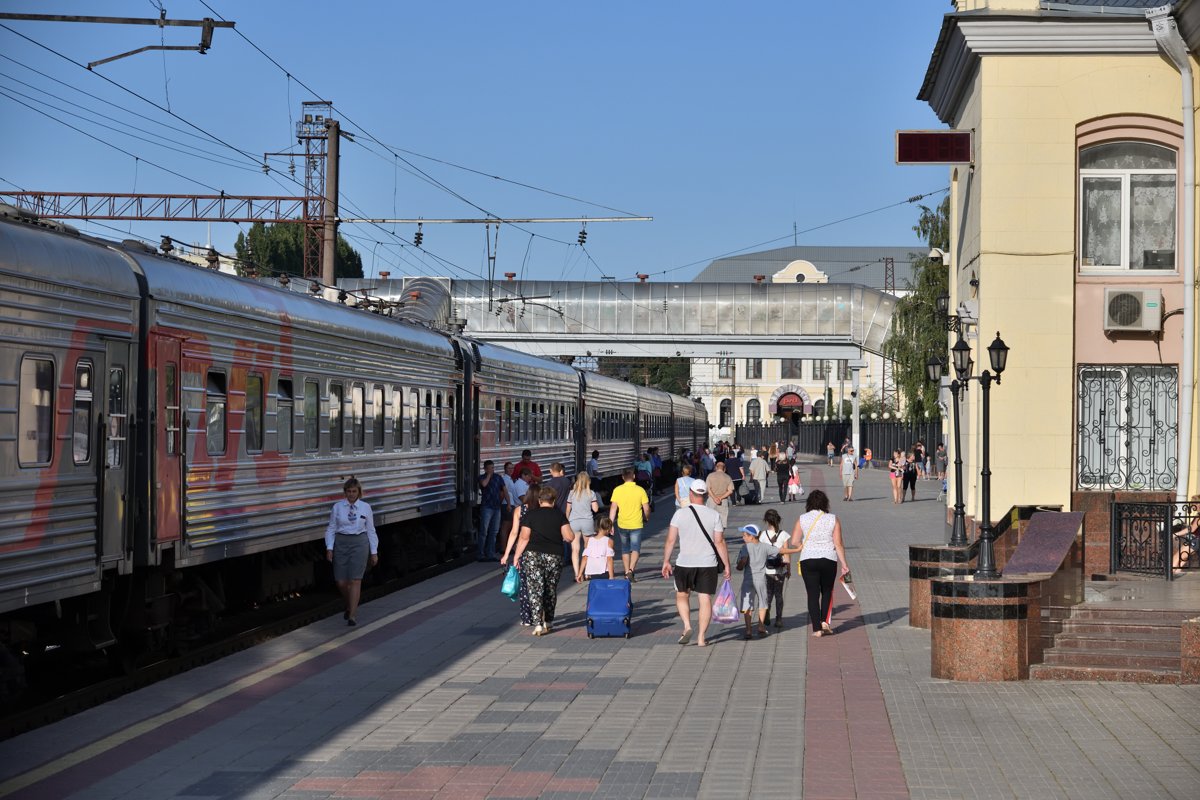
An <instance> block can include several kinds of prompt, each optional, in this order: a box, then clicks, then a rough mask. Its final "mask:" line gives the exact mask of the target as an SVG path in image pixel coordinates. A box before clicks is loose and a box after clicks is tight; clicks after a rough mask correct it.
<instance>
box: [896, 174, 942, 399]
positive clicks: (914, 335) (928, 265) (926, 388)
mask: <svg viewBox="0 0 1200 800" xmlns="http://www.w3.org/2000/svg"><path fill="white" fill-rule="evenodd" d="M920 208H921V216H920V218H919V219H918V220H917V224H916V225H914V226H913V231H915V232H916V233H917V235H918V236H920V237H921V238H923V239H924V240H925V242H926V243H927V244H928V245H929V247H930V248H933V247H937V248H939V249H941V250H949V249H950V198H949V196H947V197H946V198H945V199H944V200H942V202H941V204H940V205H939V206H938V207H937V208H936V209H932V208H929V207H928V206H921V207H920ZM905 284H906V288H907V289H908V290H909V295H908V296H907V297H903V298H901V299H900V300H899V301H898V302H897V303H896V311H895V313H894V314H893V315H892V329H891V331H890V332H889V333H888V338H887V339H886V340H885V341H884V343H883V355H884V357H885V358H890V359H891V360H892V363H893V365H894V374H895V378H896V387H897V388H898V389H899V390H900V396H901V397H902V398H904V402H905V408H904V412H903V414H904V416H905V417H907V418H908V419H909V420H918V419H922V418H924V416H925V413H926V412H929V415H930V416H940V413H941V412H940V411H939V409H938V404H937V395H938V389H937V387H936V386H933V385H932V384H930V383H929V381H928V380H927V379H926V377H925V365H926V362H927V361H928V360H929V357H930V356H933V355H937V356H942V357H945V353H946V329H945V327H944V326H943V324H942V320H943V318H942V316H941V315H940V314H939V313H938V311H937V298H938V296H939V295H943V294H946V293H947V292H948V291H949V276H948V275H947V270H946V266H945V265H944V264H942V263H941V262H940V261H933V260H932V259H930V258H929V256H928V255H925V254H920V255H918V256H917V257H916V258H915V259H914V260H913V277H912V280H906V281H905Z"/></svg>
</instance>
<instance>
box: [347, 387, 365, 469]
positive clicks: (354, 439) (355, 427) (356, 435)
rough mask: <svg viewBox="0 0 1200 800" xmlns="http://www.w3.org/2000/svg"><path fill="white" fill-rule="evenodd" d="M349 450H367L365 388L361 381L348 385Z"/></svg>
mask: <svg viewBox="0 0 1200 800" xmlns="http://www.w3.org/2000/svg"><path fill="white" fill-rule="evenodd" d="M350 449H351V450H353V451H354V452H356V453H357V452H361V451H363V450H366V449H367V386H366V384H364V383H363V382H362V381H355V382H354V383H352V384H351V385H350Z"/></svg>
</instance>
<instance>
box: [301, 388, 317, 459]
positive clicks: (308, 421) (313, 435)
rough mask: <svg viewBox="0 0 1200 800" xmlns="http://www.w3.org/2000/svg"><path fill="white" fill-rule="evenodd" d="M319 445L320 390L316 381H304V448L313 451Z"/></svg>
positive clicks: (309, 451) (306, 450)
mask: <svg viewBox="0 0 1200 800" xmlns="http://www.w3.org/2000/svg"><path fill="white" fill-rule="evenodd" d="M320 447H321V392H320V390H319V389H318V388H317V382H316V381H305V382H304V450H305V452H307V453H314V452H316V451H317V450H319V449H320Z"/></svg>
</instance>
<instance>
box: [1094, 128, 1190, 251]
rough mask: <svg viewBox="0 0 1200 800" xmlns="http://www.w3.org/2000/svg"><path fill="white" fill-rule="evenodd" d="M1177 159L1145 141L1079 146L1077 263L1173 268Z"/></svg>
mask: <svg viewBox="0 0 1200 800" xmlns="http://www.w3.org/2000/svg"><path fill="white" fill-rule="evenodd" d="M1177 160H1178V159H1177V153H1176V151H1175V150H1172V149H1171V148H1169V147H1164V146H1163V145H1160V144H1152V143H1150V142H1138V141H1118V142H1104V143H1102V144H1096V145H1092V146H1090V147H1084V148H1082V149H1080V151H1079V206H1080V207H1079V237H1080V241H1079V265H1080V267H1082V268H1084V269H1130V270H1132V269H1163V270H1173V269H1175V264H1176V262H1175V228H1176V226H1175V221H1176V218H1177V197H1178V192H1177V191H1176V173H1177V169H1176V164H1177Z"/></svg>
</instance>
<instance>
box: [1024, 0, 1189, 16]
mask: <svg viewBox="0 0 1200 800" xmlns="http://www.w3.org/2000/svg"><path fill="white" fill-rule="evenodd" d="M1169 5H1172V0H1041V6H1042V8H1043V9H1044V10H1046V11H1068V12H1070V11H1075V10H1076V9H1078V11H1080V12H1083V13H1087V14H1103V13H1104V12H1106V11H1110V12H1111V11H1115V12H1117V13H1129V12H1128V9H1135V8H1158V7H1159V6H1169Z"/></svg>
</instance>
